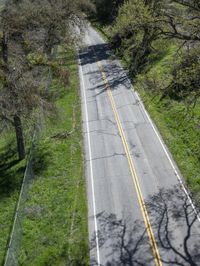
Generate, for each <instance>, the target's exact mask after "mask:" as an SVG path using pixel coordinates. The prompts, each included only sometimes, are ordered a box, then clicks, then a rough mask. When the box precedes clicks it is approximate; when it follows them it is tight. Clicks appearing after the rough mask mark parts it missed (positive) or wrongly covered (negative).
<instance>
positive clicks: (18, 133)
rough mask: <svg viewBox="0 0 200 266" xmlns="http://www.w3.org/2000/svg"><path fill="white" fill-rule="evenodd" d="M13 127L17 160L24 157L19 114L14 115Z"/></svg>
mask: <svg viewBox="0 0 200 266" xmlns="http://www.w3.org/2000/svg"><path fill="white" fill-rule="evenodd" d="M14 127H15V133H16V139H17V150H18V156H19V160H23V159H24V158H25V146H24V136H23V129H22V122H21V118H20V116H19V115H15V116H14Z"/></svg>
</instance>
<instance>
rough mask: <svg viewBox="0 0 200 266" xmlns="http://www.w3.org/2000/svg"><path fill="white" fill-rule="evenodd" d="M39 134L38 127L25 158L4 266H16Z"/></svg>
mask: <svg viewBox="0 0 200 266" xmlns="http://www.w3.org/2000/svg"><path fill="white" fill-rule="evenodd" d="M38 135H39V129H38V128H37V129H35V132H34V136H33V139H32V144H31V148H30V153H29V156H28V160H27V166H26V170H25V173H24V178H23V181H22V185H21V190H20V195H19V199H18V203H17V207H16V212H15V217H14V223H13V227H12V231H11V235H10V240H9V245H8V248H7V253H6V258H5V262H4V266H16V265H17V264H18V256H19V251H20V246H21V239H22V233H23V218H24V215H25V203H26V200H27V198H28V190H29V186H30V184H31V181H32V180H33V176H34V172H33V153H34V150H35V146H36V142H37V139H38Z"/></svg>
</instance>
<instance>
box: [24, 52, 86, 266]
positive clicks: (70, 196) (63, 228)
mask: <svg viewBox="0 0 200 266" xmlns="http://www.w3.org/2000/svg"><path fill="white" fill-rule="evenodd" d="M59 58H62V59H64V61H65V62H66V66H67V67H68V70H69V72H70V85H69V86H68V87H67V88H66V87H64V86H63V85H61V83H60V81H59V80H58V78H56V77H54V79H53V84H52V88H51V90H52V93H54V95H55V97H56V101H55V105H56V109H57V111H56V113H55V116H54V117H53V118H49V117H46V118H45V127H44V129H43V133H42V136H41V139H40V141H39V144H38V147H37V150H36V152H35V155H34V156H35V162H34V168H35V178H34V181H33V184H32V185H31V188H30V192H29V199H28V202H27V205H26V218H25V221H24V234H23V240H22V248H21V252H20V263H19V265H29V266H31V265H34V266H35V265H48V266H50V265H54V266H56V265H59V266H62V265H89V259H88V257H89V255H88V232H87V207H86V206H87V204H86V189H85V177H84V167H83V153H82V133H81V106H80V97H79V78H78V73H77V63H76V59H75V53H74V51H68V52H67V53H66V52H65V51H64V50H63V49H59ZM67 132H70V134H67Z"/></svg>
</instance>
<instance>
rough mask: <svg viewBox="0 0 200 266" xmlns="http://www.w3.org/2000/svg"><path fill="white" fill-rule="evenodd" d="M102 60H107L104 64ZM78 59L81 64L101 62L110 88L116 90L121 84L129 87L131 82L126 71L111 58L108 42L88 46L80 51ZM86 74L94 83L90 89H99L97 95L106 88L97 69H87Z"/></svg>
mask: <svg viewBox="0 0 200 266" xmlns="http://www.w3.org/2000/svg"><path fill="white" fill-rule="evenodd" d="M104 60H107V63H106V64H104V62H103V61H104ZM80 61H81V66H84V65H87V64H93V63H97V62H101V64H102V66H103V69H102V70H103V72H104V73H105V75H106V78H107V80H108V82H109V87H110V89H111V90H117V88H118V86H120V85H123V86H124V87H125V88H126V89H131V82H130V80H129V79H128V76H127V73H126V72H125V71H124V70H123V69H122V67H121V66H120V64H119V62H117V61H116V60H113V59H112V58H111V51H110V49H109V45H108V44H98V45H93V46H89V47H88V48H87V49H85V50H84V51H82V52H80ZM87 75H89V76H90V81H91V83H92V84H94V88H91V90H94V89H96V90H98V91H99V92H98V93H97V95H100V94H102V93H103V92H105V91H106V90H107V88H105V83H104V82H103V80H102V73H101V72H100V70H99V69H98V70H94V71H89V72H88V73H87Z"/></svg>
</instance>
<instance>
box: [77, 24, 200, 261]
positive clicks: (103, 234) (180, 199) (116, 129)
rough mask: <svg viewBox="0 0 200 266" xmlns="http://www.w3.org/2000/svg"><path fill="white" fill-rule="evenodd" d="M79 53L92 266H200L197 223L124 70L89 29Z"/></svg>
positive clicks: (175, 173)
mask: <svg viewBox="0 0 200 266" xmlns="http://www.w3.org/2000/svg"><path fill="white" fill-rule="evenodd" d="M84 42H85V44H84V47H83V48H81V50H80V53H79V74H80V80H81V95H82V110H83V125H84V140H85V158H86V174H87V193H88V213H89V214H88V215H89V238H90V256H91V265H98V266H99V265H106V266H111V265H112V266H115V265H116V266H120V265H122V266H123V265H134V266H137V265H148V266H149V265H158V266H161V265H184V266H186V265H200V220H199V219H198V216H197V215H196V213H195V209H194V206H193V205H192V204H191V200H190V198H188V195H187V193H186V191H185V188H184V186H183V184H182V181H181V180H182V178H181V175H180V173H179V171H178V169H177V167H176V166H175V164H174V162H173V159H172V158H171V155H170V154H169V152H168V150H167V148H166V146H165V145H164V143H163V141H162V139H161V137H160V135H159V133H158V132H157V130H156V128H155V126H154V124H153V123H152V122H151V120H150V118H149V116H148V114H147V112H146V111H145V109H144V106H143V104H142V103H141V100H140V98H139V97H138V95H137V93H136V92H134V90H133V88H132V86H131V83H130V81H129V79H128V78H127V75H126V73H125V71H123V69H122V67H121V65H120V63H119V61H118V60H116V59H115V58H114V57H113V56H112V53H111V51H110V50H109V47H108V45H107V44H106V43H104V41H103V40H102V38H101V37H100V36H99V34H98V33H97V32H95V31H94V30H93V29H92V28H90V27H88V29H87V30H86V32H85V37H84Z"/></svg>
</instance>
